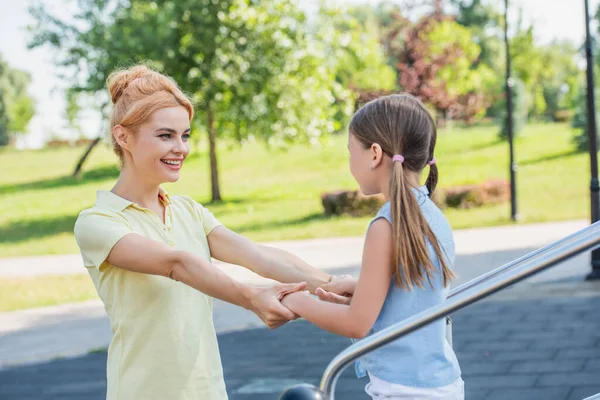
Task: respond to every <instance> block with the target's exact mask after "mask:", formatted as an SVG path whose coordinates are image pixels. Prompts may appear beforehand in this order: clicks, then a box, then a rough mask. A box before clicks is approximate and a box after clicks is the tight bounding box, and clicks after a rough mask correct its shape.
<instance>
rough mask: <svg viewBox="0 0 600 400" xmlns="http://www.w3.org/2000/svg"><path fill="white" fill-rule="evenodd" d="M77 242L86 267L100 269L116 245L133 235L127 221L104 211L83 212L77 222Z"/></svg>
mask: <svg viewBox="0 0 600 400" xmlns="http://www.w3.org/2000/svg"><path fill="white" fill-rule="evenodd" d="M74 231H75V240H76V241H77V245H78V246H79V251H80V252H81V256H82V257H83V262H84V265H85V266H86V267H95V268H98V269H100V268H101V266H102V265H103V264H104V262H105V261H106V258H107V257H108V254H109V253H110V251H111V250H112V248H113V247H114V245H115V244H116V243H117V242H118V241H119V240H120V239H121V238H123V236H125V235H127V234H129V233H133V232H134V231H133V229H132V227H131V226H130V225H129V223H128V222H127V220H126V219H125V218H123V217H120V216H119V215H117V214H115V213H111V212H108V211H102V210H87V211H84V212H82V213H81V214H80V215H79V218H77V221H76V222H75V228H74Z"/></svg>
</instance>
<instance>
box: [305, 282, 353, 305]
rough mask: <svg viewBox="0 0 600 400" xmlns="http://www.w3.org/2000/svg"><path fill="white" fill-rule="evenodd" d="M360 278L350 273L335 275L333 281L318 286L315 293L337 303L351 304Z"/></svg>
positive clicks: (324, 299) (325, 299) (320, 297)
mask: <svg viewBox="0 0 600 400" xmlns="http://www.w3.org/2000/svg"><path fill="white" fill-rule="evenodd" d="M357 282H358V279H356V278H353V277H352V276H350V275H344V276H340V277H334V278H333V279H332V280H331V282H329V283H326V284H325V285H322V286H321V287H320V288H317V290H316V291H315V294H316V295H317V296H318V297H319V299H321V300H323V301H328V302H330V303H337V304H350V301H351V300H352V296H353V295H354V289H356V283H357Z"/></svg>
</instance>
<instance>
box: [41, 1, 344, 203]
mask: <svg viewBox="0 0 600 400" xmlns="http://www.w3.org/2000/svg"><path fill="white" fill-rule="evenodd" d="M78 4H79V6H80V12H79V13H78V14H77V15H75V16H74V20H75V21H74V22H72V23H68V22H66V21H63V20H60V19H59V18H57V17H55V16H53V15H52V14H51V13H49V12H48V11H47V10H46V9H44V8H43V7H38V8H35V9H32V10H31V12H32V15H33V16H34V17H35V19H36V21H37V25H36V26H35V27H34V37H33V40H32V42H31V46H34V47H35V46H40V45H50V46H54V47H56V48H58V49H60V50H61V52H60V53H59V58H58V59H57V64H58V65H62V66H65V67H68V68H71V70H76V72H74V73H73V74H72V79H73V81H74V82H75V84H74V85H73V87H72V89H73V90H83V91H88V92H97V91H102V90H104V84H105V80H106V77H107V76H108V74H109V73H110V71H112V70H113V69H114V68H115V67H116V66H124V65H128V64H131V63H133V62H140V61H145V62H146V63H148V64H150V65H151V66H152V67H154V68H156V69H158V70H160V71H163V72H165V73H166V74H168V75H170V76H171V77H173V78H174V79H175V80H176V81H177V82H178V84H179V85H180V86H181V88H182V89H183V90H184V91H185V92H187V93H189V94H190V95H191V96H192V98H193V100H194V102H195V103H196V105H197V107H196V110H197V117H196V118H195V121H194V123H195V125H196V126H198V127H200V128H201V129H203V130H204V131H206V132H207V134H208V139H209V158H210V166H211V168H210V171H211V188H212V200H213V201H216V200H220V199H221V191H220V185H219V175H218V160H217V139H218V138H222V137H230V138H233V139H235V140H238V141H240V142H241V141H243V140H245V139H247V138H250V137H258V138H263V139H265V140H266V141H267V143H269V144H284V143H288V142H291V141H303V142H309V143H310V142H315V141H316V140H318V138H319V137H320V136H321V135H322V134H324V133H328V132H332V131H333V130H334V127H333V126H332V124H331V119H332V117H333V113H334V112H335V110H334V108H333V107H331V105H332V104H333V102H334V101H335V99H337V100H338V101H342V102H343V101H348V102H349V101H350V99H349V98H346V97H344V96H343V93H340V90H339V87H338V86H339V85H337V86H336V82H335V80H334V77H335V76H334V72H333V71H331V70H330V69H329V68H327V67H326V65H325V63H324V59H325V53H324V51H323V48H322V47H320V46H319V45H318V43H314V41H313V40H312V39H311V38H310V37H309V36H308V35H307V34H306V32H305V23H304V22H305V21H304V15H303V14H302V12H300V11H299V10H298V9H297V8H296V7H295V6H294V4H293V3H292V1H291V0H265V1H260V2H259V1H251V0H227V1H194V0H178V1H174V0H171V1H168V0H160V1H155V2H145V1H141V0H80V1H79V2H78ZM74 67H76V68H74ZM82 70H83V71H87V73H85V74H81V73H77V71H82ZM77 78H79V79H77ZM88 154H89V152H88Z"/></svg>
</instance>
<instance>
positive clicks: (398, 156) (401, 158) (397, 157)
mask: <svg viewBox="0 0 600 400" xmlns="http://www.w3.org/2000/svg"><path fill="white" fill-rule="evenodd" d="M396 161H398V162H399V163H400V164H402V163H403V162H404V157H402V156H401V155H400V154H396V155H395V156H394V157H392V163H395V162H396Z"/></svg>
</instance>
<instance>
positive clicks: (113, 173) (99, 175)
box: [0, 165, 119, 194]
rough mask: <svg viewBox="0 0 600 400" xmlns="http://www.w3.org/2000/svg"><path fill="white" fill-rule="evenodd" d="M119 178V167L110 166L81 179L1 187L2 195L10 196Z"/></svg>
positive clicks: (55, 179)
mask: <svg viewBox="0 0 600 400" xmlns="http://www.w3.org/2000/svg"><path fill="white" fill-rule="evenodd" d="M118 176H119V169H118V168H117V166H116V165H109V166H104V167H99V168H96V169H92V170H89V171H85V172H84V173H83V175H82V176H81V178H73V177H72V176H61V177H58V178H52V179H43V180H39V181H34V182H25V183H16V184H12V185H4V186H0V194H10V193H16V192H23V191H27V190H43V189H58V188H61V187H69V186H77V185H81V184H84V183H87V182H95V181H103V180H106V179H110V178H116V177H118Z"/></svg>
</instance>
